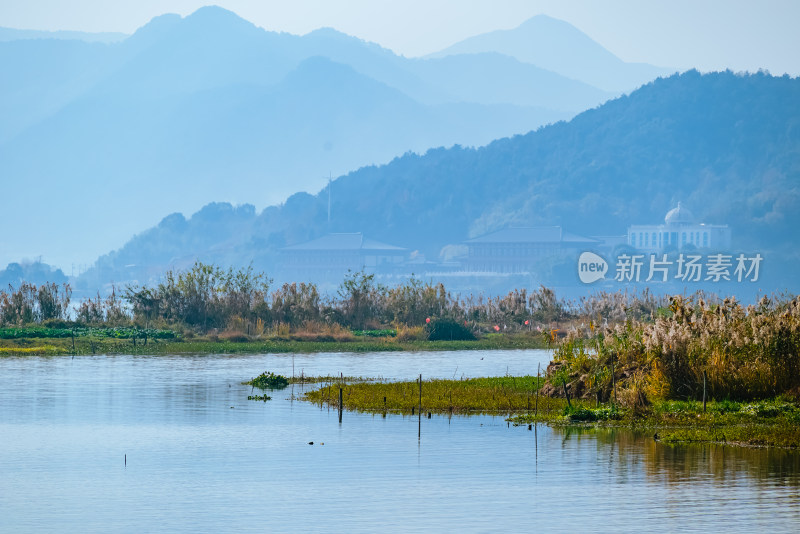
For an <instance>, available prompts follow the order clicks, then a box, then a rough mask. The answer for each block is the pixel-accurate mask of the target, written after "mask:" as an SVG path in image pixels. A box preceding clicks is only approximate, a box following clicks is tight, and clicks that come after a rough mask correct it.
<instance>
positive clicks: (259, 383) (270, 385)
mask: <svg viewBox="0 0 800 534" xmlns="http://www.w3.org/2000/svg"><path fill="white" fill-rule="evenodd" d="M245 384H247V385H248V386H253V387H256V388H259V389H283V388H285V387H286V386H288V385H289V379H288V378H286V377H285V376H283V375H276V374H274V373H272V372H271V371H267V372H264V373H261V374H260V375H258V376H257V377H255V378H254V379H252V380H250V381H249V382H245Z"/></svg>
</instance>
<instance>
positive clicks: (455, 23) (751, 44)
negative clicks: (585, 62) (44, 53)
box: [0, 0, 800, 76]
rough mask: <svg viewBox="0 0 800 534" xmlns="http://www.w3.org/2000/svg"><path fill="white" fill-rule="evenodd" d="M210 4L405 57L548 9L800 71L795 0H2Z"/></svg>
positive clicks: (705, 52)
mask: <svg viewBox="0 0 800 534" xmlns="http://www.w3.org/2000/svg"><path fill="white" fill-rule="evenodd" d="M210 3H216V4H217V5H220V6H222V7H225V8H227V9H230V10H231V11H234V12H236V13H238V14H239V15H240V16H242V17H243V18H245V19H247V20H249V21H251V22H253V23H254V24H256V25H258V26H261V27H263V28H266V29H268V30H278V31H286V32H290V33H296V34H303V33H307V32H309V31H311V30H313V29H316V28H319V27H322V26H330V27H333V28H336V29H338V30H340V31H343V32H345V33H348V34H350V35H355V36H358V37H361V38H362V39H366V40H369V41H374V42H377V43H380V44H381V45H383V46H385V47H387V48H391V49H392V50H394V51H395V52H397V53H400V54H404V55H406V56H417V55H423V54H427V53H429V52H434V51H437V50H439V49H441V48H444V47H445V46H448V45H450V44H453V43H454V42H457V41H459V40H461V39H463V38H465V37H469V36H471V35H476V34H479V33H484V32H487V31H492V30H496V29H506V28H513V27H515V26H517V25H519V24H520V23H522V22H523V21H525V20H526V19H528V18H529V17H531V16H533V15H536V14H540V13H544V14H546V15H550V16H552V17H555V18H559V19H563V20H566V21H568V22H570V23H571V24H573V25H574V26H576V27H577V28H578V29H580V30H582V31H583V32H585V33H586V34H588V35H589V36H590V37H592V38H593V39H595V40H596V41H597V42H599V43H600V44H602V45H603V46H604V47H606V48H607V49H608V50H610V51H611V52H613V53H614V54H616V55H617V56H619V57H620V58H622V59H624V60H625V61H643V62H647V63H653V64H656V65H660V66H665V67H675V68H680V69H685V68H690V67H697V68H699V69H700V70H717V69H724V68H731V69H733V70H758V69H759V68H765V69H768V70H769V71H770V72H772V73H773V74H782V73H784V72H788V73H789V74H791V75H794V76H797V75H800V53H798V52H800V31H798V27H800V1H798V0H759V1H754V0H669V1H661V0H658V1H643V0H608V1H600V0H492V1H483V0H441V1H437V0H403V1H387V0H346V1H331V0H292V1H278V2H276V1H263V0H261V1H254V0H218V1H216V2H204V1H202V0H0V26H6V27H11V28H23V29H38V30H81V31H94V32H97V31H119V32H125V33H132V32H133V31H135V30H136V28H138V27H140V26H142V25H143V24H145V23H146V22H147V21H148V20H150V19H151V18H153V17H155V16H157V15H160V14H162V13H179V14H181V15H187V14H189V13H191V12H192V11H194V10H195V9H197V8H198V7H200V6H203V5H207V4H210Z"/></svg>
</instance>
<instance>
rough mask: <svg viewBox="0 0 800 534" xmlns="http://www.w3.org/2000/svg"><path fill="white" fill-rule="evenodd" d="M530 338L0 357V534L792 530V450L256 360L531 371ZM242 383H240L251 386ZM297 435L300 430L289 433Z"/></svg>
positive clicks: (798, 481) (415, 370) (376, 371)
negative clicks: (387, 395) (471, 403)
mask: <svg viewBox="0 0 800 534" xmlns="http://www.w3.org/2000/svg"><path fill="white" fill-rule="evenodd" d="M548 360H549V354H548V352H547V351H543V350H527V351H461V352H419V353H411V352H409V353H387V352H384V353H368V354H342V353H336V354H333V353H332V354H302V355H301V354H298V355H290V354H282V355H235V356H228V355H213V356H81V357H75V358H71V357H69V356H66V357H50V358H47V357H24V358H16V357H6V358H0V377H1V378H2V382H1V383H0V531H3V532H15V533H16V532H43V531H57V532H74V531H80V532H109V531H115V532H151V531H163V530H168V531H178V532H189V531H192V532H198V531H199V532H221V531H259V532H263V531H276V532H283V531H294V532H296V531H309V532H323V531H324V532H327V531H345V532H364V531H370V532H371V531H376V530H393V531H394V530H402V531H408V532H414V531H453V530H458V531H467V532H472V531H475V532H486V531H532V530H539V529H541V530H543V531H575V530H577V529H582V530H585V531H593V532H594V531H600V532H604V531H605V532H612V531H617V532H618V531H632V530H637V531H639V530H641V531H660V532H674V531H720V530H727V531H734V532H752V531H754V530H758V529H764V530H766V529H768V530H769V531H770V532H797V531H798V530H799V529H800V453H798V452H797V451H787V450H781V449H746V448H737V447H730V446H722V445H691V446H671V445H664V444H660V443H657V442H655V441H654V440H653V439H652V437H651V436H648V435H643V434H637V433H634V432H631V431H628V430H607V429H606V430H595V429H585V428H570V429H562V428H550V427H547V426H543V425H539V426H538V427H536V428H535V430H532V431H529V430H528V429H527V427H514V426H509V425H508V424H507V423H506V421H505V420H504V418H503V417H490V416H469V417H466V416H462V417H452V418H449V417H447V416H433V417H432V418H431V419H423V420H422V436H421V440H419V441H418V440H417V418H416V417H407V416H406V417H404V416H400V415H388V416H386V417H382V416H380V415H370V414H359V413H351V412H345V413H344V416H343V421H342V423H341V424H339V422H338V415H337V412H336V411H335V410H328V409H327V408H320V407H318V406H315V405H312V404H309V403H306V402H302V401H298V400H296V399H293V398H292V396H293V395H294V396H299V395H300V394H301V393H302V391H301V388H299V387H297V386H295V387H294V389H292V388H291V387H290V388H287V389H286V390H283V391H276V392H272V393H270V394H271V395H272V400H271V401H268V402H256V401H248V400H247V396H248V395H249V394H251V388H250V387H249V386H244V385H242V384H241V382H242V381H245V380H249V379H250V378H252V377H255V376H257V375H258V374H260V373H261V372H263V371H267V370H270V371H274V372H277V373H280V374H284V375H291V374H292V369H293V367H294V373H295V374H297V375H299V374H300V373H301V372H302V373H304V374H306V375H317V374H339V373H343V374H344V375H355V376H368V377H381V378H385V379H414V378H416V377H417V375H419V374H420V373H421V374H422V375H423V379H425V378H433V377H439V378H452V377H456V378H458V377H462V376H463V377H473V376H488V375H504V374H507V373H508V374H512V375H523V374H536V369H537V365H540V364H541V365H542V369H543V368H544V366H545V365H546V363H547V361H548ZM256 391H257V392H258V390H256ZM312 441H313V442H314V445H309V444H308V443H309V442H312Z"/></svg>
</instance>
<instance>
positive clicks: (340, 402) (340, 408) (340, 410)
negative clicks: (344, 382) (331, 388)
mask: <svg viewBox="0 0 800 534" xmlns="http://www.w3.org/2000/svg"><path fill="white" fill-rule="evenodd" d="M341 422H342V388H341V387H340V388H339V423H341Z"/></svg>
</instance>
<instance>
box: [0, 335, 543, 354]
mask: <svg viewBox="0 0 800 534" xmlns="http://www.w3.org/2000/svg"><path fill="white" fill-rule="evenodd" d="M73 347H74V348H73ZM546 348H548V347H547V344H546V343H543V342H542V340H541V338H539V337H534V336H520V335H504V334H495V335H490V336H486V337H484V338H481V339H478V340H475V341H422V340H411V341H399V340H397V339H396V338H389V337H387V338H369V339H364V340H352V341H327V340H322V341H320V340H293V339H266V340H253V341H225V340H217V341H212V340H186V339H178V340H173V339H169V340H163V339H151V340H149V342H147V343H146V344H145V343H143V342H142V341H141V340H140V341H139V342H136V343H134V342H133V341H132V340H130V339H113V338H102V339H89V338H85V337H76V338H75V339H74V345H73V340H72V339H71V338H18V339H5V340H2V341H1V342H0V357H4V356H86V355H98V354H109V355H110V354H141V355H147V354H151V355H153V356H161V355H167V354H243V353H252V354H270V353H281V354H284V353H292V352H297V353H320V352H354V353H362V352H401V351H402V352H430V351H456V350H529V349H546Z"/></svg>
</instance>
